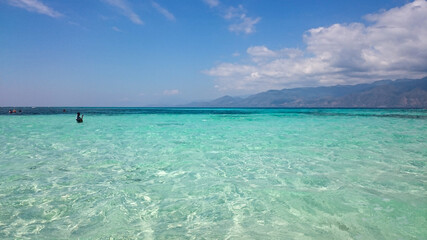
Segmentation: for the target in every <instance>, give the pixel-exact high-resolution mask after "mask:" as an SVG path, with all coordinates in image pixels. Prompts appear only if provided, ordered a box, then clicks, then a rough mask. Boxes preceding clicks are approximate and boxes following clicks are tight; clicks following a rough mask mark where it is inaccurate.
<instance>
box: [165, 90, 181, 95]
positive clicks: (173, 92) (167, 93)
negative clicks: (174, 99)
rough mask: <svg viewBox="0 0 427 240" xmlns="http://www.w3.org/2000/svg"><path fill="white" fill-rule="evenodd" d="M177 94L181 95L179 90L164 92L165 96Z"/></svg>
mask: <svg viewBox="0 0 427 240" xmlns="http://www.w3.org/2000/svg"><path fill="white" fill-rule="evenodd" d="M177 94H179V90H178V89H170V90H164V91H163V95H168V96H172V95H177Z"/></svg>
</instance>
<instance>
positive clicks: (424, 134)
mask: <svg viewBox="0 0 427 240" xmlns="http://www.w3.org/2000/svg"><path fill="white" fill-rule="evenodd" d="M62 109H63V108H24V109H22V112H21V113H19V112H18V113H17V114H8V113H7V111H8V110H9V109H8V108H0V239H427V189H426V187H427V174H426V173H427V171H426V170H427V166H426V162H427V110H399V109H394V110H378V109H376V110H375V109H367V110H362V109H182V108H65V109H66V112H65V113H63V112H62ZM17 110H18V109H17ZM77 111H80V112H81V113H82V114H84V123H82V124H78V123H76V121H75V113H76V112H77Z"/></svg>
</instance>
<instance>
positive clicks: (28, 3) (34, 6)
mask: <svg viewBox="0 0 427 240" xmlns="http://www.w3.org/2000/svg"><path fill="white" fill-rule="evenodd" d="M8 3H9V4H10V5H12V6H15V7H20V8H23V9H25V10H27V11H30V12H36V13H40V14H44V15H47V16H50V17H53V18H58V17H61V16H63V15H62V14H61V13H59V12H57V11H55V10H53V9H52V8H50V7H48V6H46V5H45V4H44V3H42V2H41V1H38V0H8Z"/></svg>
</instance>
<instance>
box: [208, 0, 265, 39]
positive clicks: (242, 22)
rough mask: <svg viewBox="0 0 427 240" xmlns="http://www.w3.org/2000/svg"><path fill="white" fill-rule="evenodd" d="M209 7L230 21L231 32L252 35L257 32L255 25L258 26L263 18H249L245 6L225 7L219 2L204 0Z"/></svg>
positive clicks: (229, 28)
mask: <svg viewBox="0 0 427 240" xmlns="http://www.w3.org/2000/svg"><path fill="white" fill-rule="evenodd" d="M204 2H205V3H206V4H208V5H209V7H211V8H213V7H215V8H216V9H218V11H219V12H220V13H221V15H222V17H223V18H224V19H226V20H227V21H230V22H231V24H230V25H229V26H228V30H229V31H230V32H235V33H245V34H250V33H254V32H255V24H257V23H258V22H259V21H260V20H261V18H260V17H256V18H252V17H248V16H247V14H246V9H245V8H244V7H243V5H241V4H240V5H238V6H237V7H233V6H228V7H227V6H224V5H222V4H221V3H220V2H219V1H217V0H204Z"/></svg>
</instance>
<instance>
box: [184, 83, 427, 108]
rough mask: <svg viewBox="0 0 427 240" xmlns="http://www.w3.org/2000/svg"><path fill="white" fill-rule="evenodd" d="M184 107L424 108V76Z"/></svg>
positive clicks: (426, 98)
mask: <svg viewBox="0 0 427 240" xmlns="http://www.w3.org/2000/svg"><path fill="white" fill-rule="evenodd" d="M185 106H186V107H273V108H274V107H278V108H280V107H285V108H286V107H322V108H323V107H324V108H427V77H424V78H422V79H401V80H395V81H392V80H381V81H376V82H373V83H366V84H357V85H337V86H331V87H305V88H292V89H282V90H269V91H266V92H261V93H258V94H254V95H251V96H248V97H245V98H240V97H231V96H224V97H220V98H218V99H215V100H213V101H208V102H195V103H190V104H187V105H185Z"/></svg>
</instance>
